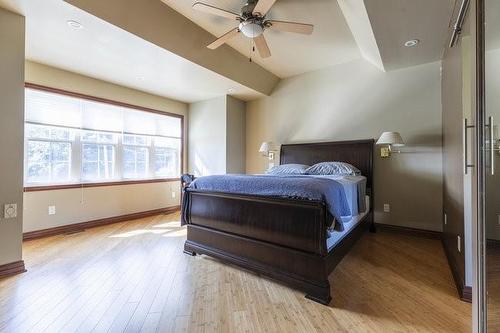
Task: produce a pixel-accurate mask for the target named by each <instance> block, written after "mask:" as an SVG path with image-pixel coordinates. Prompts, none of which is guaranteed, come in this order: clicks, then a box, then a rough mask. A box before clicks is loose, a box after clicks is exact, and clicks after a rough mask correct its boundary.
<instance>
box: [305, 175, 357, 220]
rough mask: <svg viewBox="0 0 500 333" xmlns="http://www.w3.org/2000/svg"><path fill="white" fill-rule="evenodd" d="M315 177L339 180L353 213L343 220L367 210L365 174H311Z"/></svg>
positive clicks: (343, 218)
mask: <svg viewBox="0 0 500 333" xmlns="http://www.w3.org/2000/svg"><path fill="white" fill-rule="evenodd" d="M309 177H315V178H327V179H333V180H335V181H337V182H339V183H340V184H341V185H342V187H343V188H344V192H345V196H346V199H347V203H348V205H349V209H350V210H351V215H349V216H343V217H342V222H346V221H350V220H351V219H352V217H353V216H356V215H359V214H360V213H361V212H364V211H366V205H365V200H364V199H365V195H366V177H365V176H350V175H321V176H318V175H309Z"/></svg>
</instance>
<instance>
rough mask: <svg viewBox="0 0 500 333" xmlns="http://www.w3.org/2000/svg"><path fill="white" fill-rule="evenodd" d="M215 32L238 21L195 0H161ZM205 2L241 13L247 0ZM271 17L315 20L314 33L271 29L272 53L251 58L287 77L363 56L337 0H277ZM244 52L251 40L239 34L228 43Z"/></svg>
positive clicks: (224, 30)
mask: <svg viewBox="0 0 500 333" xmlns="http://www.w3.org/2000/svg"><path fill="white" fill-rule="evenodd" d="M162 1H163V2H165V3H166V4H167V5H169V6H170V7H172V8H173V9H175V10H176V11H178V12H179V13H181V14H182V15H184V16H186V17H187V18H189V19H190V20H191V21H193V22H194V23H196V24H198V25H199V26H201V27H202V28H203V29H205V30H207V31H208V32H210V33H212V34H213V35H215V36H220V35H222V34H224V33H225V32H227V31H229V30H231V29H232V28H234V27H236V26H237V23H238V22H234V21H232V20H228V19H225V18H220V17H218V16H214V15H210V14H207V13H203V12H199V11H195V10H194V9H192V8H191V7H192V5H193V3H195V2H196V0H181V1H179V0H162ZM203 2H204V3H207V4H210V5H213V6H217V7H220V8H223V9H226V10H229V11H232V12H236V13H240V9H241V7H242V5H243V4H244V3H245V2H246V1H244V0H203ZM267 18H269V19H276V20H282V21H295V22H303V23H311V24H314V25H315V27H314V32H313V34H312V35H311V36H305V35H300V34H293V33H288V32H277V31H271V30H268V31H266V32H265V37H266V39H267V41H268V44H269V47H270V49H271V53H272V56H271V57H270V58H267V59H261V58H260V57H259V56H258V55H257V54H255V55H254V56H253V57H252V60H253V61H255V62H257V63H258V64H259V65H261V66H262V67H264V68H265V69H267V70H268V71H270V72H272V73H274V74H275V75H277V76H279V77H281V78H286V77H290V76H294V75H297V74H301V73H304V72H309V71H313V70H317V69H320V68H324V67H328V66H332V65H336V64H340V63H345V62H348V61H352V60H354V59H359V58H360V57H361V55H360V52H359V49H358V46H357V45H356V42H355V40H354V38H353V36H352V33H351V31H350V30H349V27H348V26H347V23H346V21H345V18H344V16H343V15H342V11H341V10H340V7H339V5H338V3H337V1H336V0H313V1H312V0H307V1H304V0H278V1H277V2H276V3H275V4H274V6H273V7H272V8H271V10H270V12H269V14H268V15H267ZM228 44H229V45H230V46H231V47H233V48H234V49H236V50H237V51H239V52H240V53H242V54H243V55H245V56H250V55H251V54H252V52H251V50H252V43H251V40H250V39H248V38H246V37H244V36H243V35H241V34H240V36H238V37H236V38H235V39H234V40H232V41H230V42H229V43H228Z"/></svg>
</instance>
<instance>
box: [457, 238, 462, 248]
mask: <svg viewBox="0 0 500 333" xmlns="http://www.w3.org/2000/svg"><path fill="white" fill-rule="evenodd" d="M457 250H458V252H462V239H461V238H460V236H457Z"/></svg>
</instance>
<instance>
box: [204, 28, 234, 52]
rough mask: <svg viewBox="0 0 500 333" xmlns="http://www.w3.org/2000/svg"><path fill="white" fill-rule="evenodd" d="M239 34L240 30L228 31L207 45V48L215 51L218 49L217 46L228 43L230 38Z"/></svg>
mask: <svg viewBox="0 0 500 333" xmlns="http://www.w3.org/2000/svg"><path fill="white" fill-rule="evenodd" d="M239 33H240V29H238V28H234V29H233V30H229V31H228V32H226V33H225V34H224V35H222V36H220V37H219V38H217V39H216V40H215V41H213V42H212V43H210V44H208V45H207V47H208V48H209V49H211V50H215V49H216V48H218V47H219V46H221V45H222V44H224V43H225V42H227V41H229V40H230V39H231V38H233V37H235V36H236V35H238V34H239Z"/></svg>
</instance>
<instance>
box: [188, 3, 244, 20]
mask: <svg viewBox="0 0 500 333" xmlns="http://www.w3.org/2000/svg"><path fill="white" fill-rule="evenodd" d="M193 9H196V10H199V11H201V12H205V13H209V14H213V15H217V16H222V17H225V18H228V19H231V20H239V19H240V16H239V15H238V14H235V13H232V12H229V11H227V10H224V9H220V8H217V7H214V6H211V5H207V4H206V3H202V2H195V3H194V5H193Z"/></svg>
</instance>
